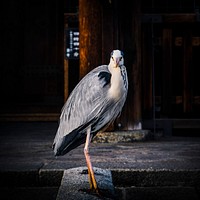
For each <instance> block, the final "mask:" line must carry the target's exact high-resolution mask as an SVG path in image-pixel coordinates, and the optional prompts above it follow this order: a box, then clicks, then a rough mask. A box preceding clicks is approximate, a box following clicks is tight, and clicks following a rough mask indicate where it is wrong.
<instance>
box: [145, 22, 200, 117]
mask: <svg viewBox="0 0 200 200" xmlns="http://www.w3.org/2000/svg"><path fill="white" fill-rule="evenodd" d="M144 30H146V31H147V30H148V32H143V45H144V46H143V60H144V62H143V75H144V76H143V116H144V117H146V118H152V117H153V114H152V113H153V109H155V110H154V111H155V114H156V118H161V119H162V118H169V119H172V118H199V117H200V89H199V85H200V79H199V78H198V66H199V65H200V61H199V59H198V55H200V31H199V29H198V23H174V24H165V25H164V24H154V25H153V29H152V26H151V25H147V26H146V27H145V28H144ZM152 30H153V32H152ZM146 33H150V36H147V35H146ZM152 33H153V37H152ZM152 38H153V41H152ZM145 45H146V46H145ZM145 47H146V48H145ZM152 52H153V53H152ZM147 62H148V63H147ZM147 64H149V65H147ZM153 91H154V93H153Z"/></svg>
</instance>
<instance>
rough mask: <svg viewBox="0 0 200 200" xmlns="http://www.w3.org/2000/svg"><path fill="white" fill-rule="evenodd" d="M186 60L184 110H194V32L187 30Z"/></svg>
mask: <svg viewBox="0 0 200 200" xmlns="http://www.w3.org/2000/svg"><path fill="white" fill-rule="evenodd" d="M183 59H184V62H183V112H184V113H186V114H187V113H189V112H191V111H192V84H191V78H190V77H191V67H192V66H191V63H192V33H191V31H186V33H185V35H184V58H183Z"/></svg>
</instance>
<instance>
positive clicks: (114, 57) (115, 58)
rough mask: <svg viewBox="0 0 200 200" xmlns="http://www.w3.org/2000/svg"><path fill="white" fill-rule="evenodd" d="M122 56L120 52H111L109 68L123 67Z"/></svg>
mask: <svg viewBox="0 0 200 200" xmlns="http://www.w3.org/2000/svg"><path fill="white" fill-rule="evenodd" d="M123 56H124V54H123V52H122V51H120V50H113V51H112V52H111V55H110V64H109V65H110V66H111V67H114V68H117V67H120V66H122V65H124V57H123Z"/></svg>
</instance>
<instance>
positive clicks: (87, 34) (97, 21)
mask: <svg viewBox="0 0 200 200" xmlns="http://www.w3.org/2000/svg"><path fill="white" fill-rule="evenodd" d="M79 32H80V40H79V41H80V46H79V47H80V78H82V77H83V76H84V75H85V74H87V73H88V72H89V71H90V70H92V69H93V68H95V67H97V66H98V65H100V64H102V10H101V2H100V1H96V0H91V1H87V0H79Z"/></svg>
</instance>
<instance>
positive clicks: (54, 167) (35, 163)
mask: <svg viewBox="0 0 200 200" xmlns="http://www.w3.org/2000/svg"><path fill="white" fill-rule="evenodd" d="M57 125H58V124H57V123H55V122H52V123H50V122H48V123H47V122H46V123H45V122H44V123H42V122H32V123H31V122H27V123H1V124H0V184H1V190H0V192H1V194H3V195H4V198H3V199H37V200H38V199H43V200H45V199H55V198H56V194H57V191H58V188H59V184H60V181H61V178H62V175H63V172H64V170H66V169H70V168H76V167H81V166H86V162H85V157H84V154H83V147H84V146H83V145H81V146H80V147H78V148H76V149H74V150H73V151H71V152H69V153H68V154H66V155H65V156H62V157H57V158H55V157H54V155H53V151H52V149H51V145H52V142H53V139H54V136H55V132H56V129H57ZM90 155H91V161H92V164H93V166H95V167H98V168H102V169H110V170H111V172H112V176H113V182H114V185H115V186H116V188H118V189H117V191H118V193H119V195H120V198H121V199H132V195H134V196H135V194H138V197H137V195H136V197H137V198H136V197H135V198H134V199H145V198H144V195H146V197H148V198H146V199H151V198H150V196H151V195H154V197H155V195H157V196H158V198H157V199H160V196H159V194H158V193H159V192H158V190H156V191H155V188H157V189H159V191H162V193H163V192H164V193H165V195H166V196H167V195H169V194H170V197H169V199H176V200H177V199H178V198H179V197H180V198H181V197H183V196H184V197H185V198H181V199H192V198H191V197H193V199H199V197H200V194H199V188H200V137H194V138H190V137H184V138H182V137H167V138H165V137H161V138H159V139H150V140H146V141H140V142H122V143H92V144H91V145H90ZM38 187H42V188H43V190H42V191H41V190H40V189H38ZM173 187H175V188H173ZM24 188H25V189H24ZM144 188H145V191H144ZM179 190H180V192H181V193H180V195H179V196H178V197H177V196H176V195H174V194H177V191H179ZM38 191H40V192H38ZM175 191H176V192H175ZM164 193H163V194H164ZM22 194H23V195H22ZM187 194H188V195H189V196H187ZM171 195H172V196H173V195H174V198H171V197H172V196H171ZM181 195H183V196H181ZM191 195H192V196H191ZM187 197H188V198H187ZM153 199H156V198H153Z"/></svg>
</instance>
